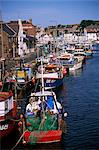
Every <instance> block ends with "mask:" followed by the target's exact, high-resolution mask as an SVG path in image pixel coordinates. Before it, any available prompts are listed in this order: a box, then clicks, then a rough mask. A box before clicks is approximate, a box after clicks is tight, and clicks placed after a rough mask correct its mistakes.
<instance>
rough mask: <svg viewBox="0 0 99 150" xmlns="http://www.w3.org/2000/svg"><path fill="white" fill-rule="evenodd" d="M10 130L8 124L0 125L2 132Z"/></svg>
mask: <svg viewBox="0 0 99 150" xmlns="http://www.w3.org/2000/svg"><path fill="white" fill-rule="evenodd" d="M6 129H8V124H6V125H0V131H2V130H6Z"/></svg>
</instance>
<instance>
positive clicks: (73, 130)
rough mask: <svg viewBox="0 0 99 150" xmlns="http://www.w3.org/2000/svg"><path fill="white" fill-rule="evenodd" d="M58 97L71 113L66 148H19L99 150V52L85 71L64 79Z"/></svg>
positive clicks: (78, 71)
mask: <svg viewBox="0 0 99 150" xmlns="http://www.w3.org/2000/svg"><path fill="white" fill-rule="evenodd" d="M97 49H98V50H99V45H98V46H97ZM57 98H58V99H59V100H60V101H61V102H62V104H63V106H64V109H65V110H66V111H67V112H68V117H67V119H66V124H67V133H66V134H64V135H63V139H62V146H61V144H49V145H46V146H44V147H41V146H37V147H35V146H33V147H31V148H30V147H25V148H23V147H22V146H18V147H16V149H17V150H21V149H26V150H29V149H43V150H46V149H47V150H48V149H53V150H63V149H64V150H99V51H96V52H95V53H94V54H93V57H92V58H91V59H87V60H86V62H85V64H84V66H83V68H82V69H80V70H77V71H76V72H72V73H71V74H70V75H68V76H67V77H65V78H64V83H63V86H62V87H61V88H60V89H58V90H57ZM14 137H15V136H14ZM10 142H11V143H13V144H10V146H8V147H7V145H6V146H4V148H3V146H2V150H3V149H5V150H8V149H9V150H10V149H11V148H12V147H13V145H14V143H15V141H13V140H12V137H11V140H10ZM6 143H7V142H6ZM7 144H8V145H9V143H7Z"/></svg>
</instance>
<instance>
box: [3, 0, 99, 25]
mask: <svg viewBox="0 0 99 150" xmlns="http://www.w3.org/2000/svg"><path fill="white" fill-rule="evenodd" d="M0 10H1V14H2V19H3V21H4V22H8V21H11V20H18V19H22V20H28V19H30V18H32V23H33V24H34V25H38V26H44V27H46V26H48V25H58V24H75V23H80V22H81V20H99V0H0Z"/></svg>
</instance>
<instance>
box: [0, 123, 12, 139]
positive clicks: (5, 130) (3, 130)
mask: <svg viewBox="0 0 99 150" xmlns="http://www.w3.org/2000/svg"><path fill="white" fill-rule="evenodd" d="M14 128H15V125H14V123H13V121H2V122H0V138H4V137H6V136H8V135H9V134H10V133H11V132H12V131H13V130H14Z"/></svg>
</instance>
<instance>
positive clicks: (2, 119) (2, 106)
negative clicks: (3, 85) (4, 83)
mask: <svg viewBox="0 0 99 150" xmlns="http://www.w3.org/2000/svg"><path fill="white" fill-rule="evenodd" d="M16 114H17V107H16V101H14V99H13V94H12V92H0V137H1V138H3V137H6V136H7V135H9V134H10V133H11V132H12V131H13V129H14V128H15V124H14V121H13V119H14V118H15V117H16Z"/></svg>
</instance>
